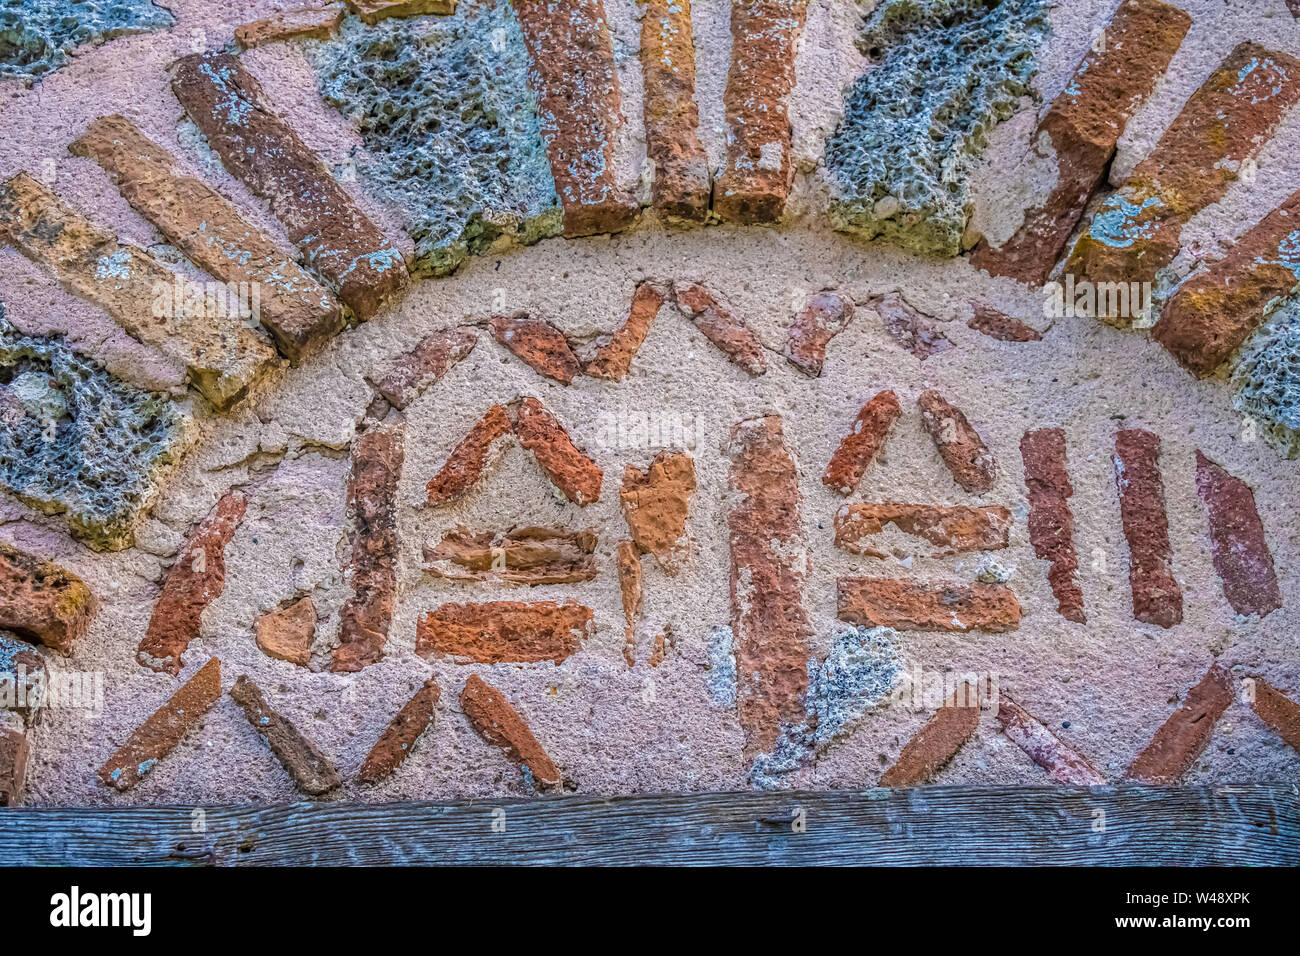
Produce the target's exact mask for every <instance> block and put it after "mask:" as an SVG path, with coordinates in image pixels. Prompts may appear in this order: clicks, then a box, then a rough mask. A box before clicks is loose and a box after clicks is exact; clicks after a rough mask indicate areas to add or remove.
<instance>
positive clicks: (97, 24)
mask: <svg viewBox="0 0 1300 956" xmlns="http://www.w3.org/2000/svg"><path fill="white" fill-rule="evenodd" d="M174 22H175V20H174V19H173V17H172V15H171V14H170V13H168V12H167V11H166V10H165V9H164V8H163V7H162V6H159V5H157V4H155V3H154V2H153V0H5V2H4V3H3V5H0V36H3V37H4V42H3V45H0V80H4V79H9V78H11V77H19V78H22V79H26V80H28V81H30V80H31V79H34V78H36V77H40V76H42V75H43V74H45V73H48V72H50V71H51V70H57V69H59V68H60V67H63V66H65V65H66V64H67V63H68V61H69V59H70V58H71V56H72V54H73V51H74V50H75V49H76V48H77V47H78V46H80V45H81V44H83V43H93V42H97V41H99V42H102V41H103V40H109V39H113V38H115V37H121V36H129V35H131V34H135V33H147V32H149V31H152V30H165V29H167V28H168V27H170V26H171V25H172V24H173V23H174Z"/></svg>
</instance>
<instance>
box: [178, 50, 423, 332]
mask: <svg viewBox="0 0 1300 956" xmlns="http://www.w3.org/2000/svg"><path fill="white" fill-rule="evenodd" d="M173 69H174V72H173V79H172V90H173V91H174V92H175V94H176V98H177V99H178V100H180V101H181V105H182V106H184V107H185V110H186V112H187V113H189V116H190V119H192V120H193V121H194V123H195V125H196V126H198V127H199V129H200V130H202V131H203V134H204V135H205V136H206V137H207V139H208V145H209V146H211V147H212V149H213V150H214V151H215V152H216V154H217V155H218V156H220V157H221V161H222V162H223V163H224V164H225V166H226V169H228V170H229V171H230V173H231V174H232V175H234V176H236V177H238V178H239V179H240V180H242V181H243V182H244V184H245V185H246V186H248V188H249V189H250V190H252V192H253V193H254V194H255V195H257V196H259V197H261V198H262V199H265V200H266V201H267V202H268V203H269V204H270V206H271V211H272V212H273V213H275V215H276V217H277V218H278V219H279V220H280V221H281V222H282V223H284V226H285V229H286V231H287V232H288V234H289V238H290V240H292V241H293V242H295V243H297V244H298V246H299V248H300V249H301V250H302V253H303V256H304V257H305V259H306V261H307V262H308V263H309V264H310V265H311V267H312V269H314V270H315V271H316V273H317V275H319V276H320V277H321V278H323V279H324V280H325V282H326V283H327V284H328V285H329V286H330V288H332V289H333V290H334V292H335V293H336V294H337V295H338V297H339V298H340V299H342V300H343V302H344V304H345V305H347V306H348V307H349V308H350V309H352V311H353V312H355V313H356V314H357V316H358V317H359V318H360V319H362V320H365V319H368V318H370V317H371V316H372V315H374V314H375V313H376V312H378V311H379V310H380V309H381V308H382V307H383V306H384V304H385V303H386V302H388V301H389V300H391V299H393V298H394V297H396V296H397V295H399V294H400V293H401V292H402V291H403V290H405V288H406V286H407V283H408V281H409V279H408V276H407V271H406V263H405V261H404V260H403V259H402V254H401V253H400V252H399V251H398V250H397V248H396V247H394V246H393V245H392V244H391V243H390V242H389V241H388V240H387V238H386V237H385V236H384V235H383V233H381V232H380V231H379V229H378V228H376V226H375V224H374V223H372V222H371V221H370V220H369V219H367V218H366V216H365V214H364V213H362V212H361V210H360V209H359V208H357V205H356V204H355V203H354V202H353V201H352V198H351V197H350V196H348V194H347V193H346V192H345V191H344V190H343V188H342V187H341V186H340V185H339V184H338V183H337V182H335V180H334V177H333V176H331V175H330V173H329V170H328V169H326V168H325V164H324V163H322V162H321V160H320V158H319V157H318V156H316V154H315V153H313V152H312V151H311V150H309V149H308V148H307V146H306V144H304V143H303V141H302V140H301V139H300V138H299V137H298V134H297V133H295V132H294V131H293V130H292V129H291V128H290V127H289V126H288V124H286V123H285V122H284V120H282V119H281V118H280V117H279V116H278V115H277V114H276V113H275V111H274V109H273V108H272V106H271V104H270V102H269V101H268V100H267V98H266V96H265V94H263V92H262V87H261V85H260V84H259V83H258V82H257V80H256V79H255V78H254V77H253V76H252V75H251V74H249V73H248V72H247V71H246V70H245V69H244V68H243V67H242V66H241V65H240V62H239V59H238V58H237V57H234V56H231V55H230V54H227V53H194V54H191V55H189V56H185V57H182V58H181V59H180V60H178V61H176V64H175V66H174V68H173Z"/></svg>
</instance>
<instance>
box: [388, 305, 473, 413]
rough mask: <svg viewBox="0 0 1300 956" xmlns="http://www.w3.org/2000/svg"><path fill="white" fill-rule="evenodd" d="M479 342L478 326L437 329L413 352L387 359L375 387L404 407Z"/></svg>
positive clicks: (392, 401)
mask: <svg viewBox="0 0 1300 956" xmlns="http://www.w3.org/2000/svg"><path fill="white" fill-rule="evenodd" d="M477 342H478V330H477V329H474V328H472V327H470V326H464V325H462V326H457V327H455V328H451V329H444V330H443V331H441V332H434V333H433V334H432V335H429V336H427V337H425V338H424V339H421V340H420V344H419V345H417V346H416V347H415V348H414V349H412V350H411V351H410V352H408V353H406V354H405V355H401V356H398V357H397V358H396V359H393V360H392V361H391V362H389V363H387V364H386V365H385V366H384V367H383V369H382V370H381V371H380V372H379V373H378V374H377V375H376V376H375V388H377V389H379V394H381V395H383V396H384V398H385V399H387V400H388V403H389V404H390V405H392V406H393V407H394V408H398V409H405V408H406V406H407V405H409V404H411V402H413V401H415V400H416V399H417V398H419V397H420V396H421V395H422V394H424V391H425V390H426V389H427V388H429V386H431V385H433V384H434V383H435V382H437V381H438V379H440V378H442V377H443V376H444V375H446V374H447V373H448V372H450V371H451V370H452V369H453V368H455V367H456V365H457V364H458V363H459V362H460V360H461V359H463V358H464V357H465V356H466V355H468V354H469V353H470V350H471V349H473V348H474V345H475V343H477Z"/></svg>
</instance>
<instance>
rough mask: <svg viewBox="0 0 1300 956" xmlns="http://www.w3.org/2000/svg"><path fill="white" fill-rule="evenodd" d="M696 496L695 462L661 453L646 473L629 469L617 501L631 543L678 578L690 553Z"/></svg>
mask: <svg viewBox="0 0 1300 956" xmlns="http://www.w3.org/2000/svg"><path fill="white" fill-rule="evenodd" d="M693 494H695V460H694V459H693V458H691V456H690V455H688V454H686V453H685V452H667V451H661V452H660V453H659V454H657V455H655V457H654V461H652V462H650V465H649V467H648V468H646V469H645V471H642V470H641V469H639V468H637V467H636V465H628V466H627V468H626V469H625V470H624V472H623V487H622V488H620V489H619V492H618V498H619V501H620V503H621V504H622V506H623V519H624V520H625V521H626V522H627V527H628V531H630V532H631V534H632V540H633V541H634V542H636V546H637V548H638V549H640V550H641V551H642V552H643V553H648V554H653V555H654V556H655V560H656V561H657V562H658V563H659V566H660V567H661V568H663V569H664V571H666V572H667V573H668V574H670V575H675V574H676V573H677V571H678V570H679V569H680V567H681V562H682V560H683V559H684V558H685V557H686V555H687V554H688V553H689V551H690V541H689V539H688V538H687V536H686V517H687V514H688V513H689V511H690V505H691V496H692V495H693Z"/></svg>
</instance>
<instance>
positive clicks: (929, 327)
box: [867, 292, 953, 362]
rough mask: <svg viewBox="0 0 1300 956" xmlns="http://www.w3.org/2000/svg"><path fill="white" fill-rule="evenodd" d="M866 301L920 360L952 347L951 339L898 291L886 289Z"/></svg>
mask: <svg viewBox="0 0 1300 956" xmlns="http://www.w3.org/2000/svg"><path fill="white" fill-rule="evenodd" d="M867 304H868V305H869V306H870V307H871V308H873V309H875V311H876V314H877V315H879V316H880V321H881V322H883V323H884V325H885V331H886V332H888V333H889V335H890V336H891V337H892V338H893V339H894V341H896V342H897V343H898V344H899V345H901V346H902V347H903V348H905V349H907V350H908V351H909V352H911V353H912V354H913V355H914V356H916V357H917V358H918V359H920V360H921V361H922V362H924V361H925V360H926V359H928V358H929V357H930V356H931V355H938V354H939V353H940V352H947V351H949V350H950V349H952V347H953V344H952V342H950V341H949V340H948V337H947V336H946V335H944V334H943V333H942V332H940V331H939V326H938V325H937V324H936V323H935V320H934V319H932V318H930V317H929V316H928V315H922V314H921V313H920V312H918V311H917V310H916V309H914V308H912V307H911V306H910V305H908V304H907V300H906V299H904V298H903V297H902V296H901V295H898V294H897V293H895V292H889V293H887V294H885V295H876V296H872V297H871V298H870V299H869V300H868V301H867Z"/></svg>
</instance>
